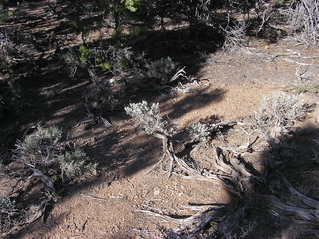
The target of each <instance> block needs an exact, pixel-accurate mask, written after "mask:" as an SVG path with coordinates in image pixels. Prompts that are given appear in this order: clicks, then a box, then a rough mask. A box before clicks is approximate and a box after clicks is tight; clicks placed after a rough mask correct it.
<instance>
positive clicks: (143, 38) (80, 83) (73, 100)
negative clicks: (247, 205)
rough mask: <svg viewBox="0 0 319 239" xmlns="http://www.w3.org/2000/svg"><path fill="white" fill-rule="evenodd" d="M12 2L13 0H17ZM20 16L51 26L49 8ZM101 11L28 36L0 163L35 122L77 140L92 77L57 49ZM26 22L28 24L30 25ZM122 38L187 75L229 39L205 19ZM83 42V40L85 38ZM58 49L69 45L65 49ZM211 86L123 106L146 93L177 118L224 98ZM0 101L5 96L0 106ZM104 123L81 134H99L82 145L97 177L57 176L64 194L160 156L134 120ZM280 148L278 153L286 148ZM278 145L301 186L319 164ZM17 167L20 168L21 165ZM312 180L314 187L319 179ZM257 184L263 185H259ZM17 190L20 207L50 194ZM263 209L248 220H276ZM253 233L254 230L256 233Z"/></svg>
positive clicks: (5, 88)
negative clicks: (29, 50) (120, 125)
mask: <svg viewBox="0 0 319 239" xmlns="http://www.w3.org/2000/svg"><path fill="white" fill-rule="evenodd" d="M9 2H10V3H11V2H13V1H9ZM27 2H30V1H27ZM35 2H39V1H35ZM29 7H31V8H33V9H34V10H36V9H37V8H43V7H46V3H44V2H42V4H41V5H33V4H30V5H29ZM249 7H250V5H249ZM55 10H58V9H55ZM63 11H65V12H67V9H64V10H63ZM63 14H65V13H62V15H61V16H59V17H61V18H62V17H63ZM22 15H23V14H22V12H21V17H20V18H19V17H17V18H16V20H17V23H21V24H25V25H24V27H25V29H24V31H25V32H28V31H31V30H32V29H34V28H39V29H40V28H46V27H48V26H49V24H48V23H47V22H46V20H45V19H44V17H45V14H43V13H42V15H41V16H40V15H39V16H30V15H29V16H27V17H26V19H25V16H22ZM155 15H156V14H155ZM100 17H101V16H93V17H89V18H85V19H82V20H81V21H80V22H79V23H78V25H77V26H74V27H73V28H72V25H70V24H69V23H66V22H62V21H61V22H60V23H59V25H57V26H56V27H55V28H54V29H53V30H49V31H45V30H41V31H36V32H34V33H33V34H31V38H30V42H31V43H30V44H31V45H32V47H33V48H34V49H35V50H36V54H37V57H36V60H30V61H29V62H28V63H27V64H25V63H24V62H23V63H17V64H15V65H14V66H12V68H11V72H14V71H16V72H22V71H28V74H26V75H23V76H22V73H21V77H19V78H18V79H16V82H17V83H18V84H19V86H20V87H21V90H22V92H23V103H21V102H20V101H19V102H17V103H15V102H13V101H12V102H13V103H15V104H17V105H20V108H18V109H17V110H16V109H14V106H11V105H10V104H9V100H10V99H11V98H12V97H13V93H12V91H11V90H10V86H9V85H8V84H7V83H3V82H0V84H1V85H0V95H1V96H3V97H4V99H5V100H6V101H5V106H4V107H1V110H3V113H4V117H3V119H0V122H1V130H0V133H1V141H0V146H1V149H0V153H1V162H2V163H3V162H5V163H6V164H8V163H10V162H11V160H12V158H11V156H12V155H11V150H12V149H13V148H14V144H15V142H16V140H17V139H20V140H22V139H23V137H24V136H26V135H28V134H30V133H32V132H31V131H30V129H31V128H32V127H33V126H34V125H36V124H38V123H41V124H43V125H45V126H49V124H50V125H52V124H54V125H55V126H58V127H62V128H63V130H64V132H65V134H66V135H65V136H64V138H67V139H70V140H75V141H76V140H78V141H80V138H79V136H74V137H73V136H69V135H68V132H69V131H72V130H73V128H74V127H75V126H76V125H77V124H78V123H79V122H81V121H83V120H84V119H86V117H87V115H86V113H87V111H86V107H85V104H84V102H83V93H84V92H85V91H86V90H87V88H88V86H89V85H91V84H92V82H91V81H90V80H89V75H88V74H87V73H86V72H84V71H82V72H81V71H79V72H80V73H79V74H78V75H77V76H76V77H75V78H74V79H70V78H69V77H68V74H69V72H68V69H66V67H65V63H64V62H63V61H62V59H61V57H60V56H61V55H60V54H63V53H64V52H65V51H66V50H67V49H68V46H67V43H68V39H64V37H65V35H66V34H72V33H74V34H76V33H81V34H82V38H84V37H85V35H86V34H87V33H88V32H89V31H88V28H90V27H91V26H92V23H93V25H94V27H92V28H90V30H97V29H98V28H99V27H100V26H99V25H98V23H99V21H101V19H100ZM27 21H30V22H29V23H27ZM258 23H259V22H258ZM116 40H117V39H116ZM121 41H122V43H121V44H123V45H124V46H130V47H131V49H132V51H134V52H136V53H142V52H144V53H145V54H146V55H145V57H146V58H147V59H149V60H156V59H160V58H162V57H167V56H170V57H172V59H173V60H174V61H176V62H177V63H178V64H179V65H180V67H183V66H186V71H187V74H189V75H196V73H197V72H198V70H199V69H200V67H201V66H202V63H203V62H205V60H206V56H207V55H208V54H210V53H213V52H216V51H217V50H218V49H220V48H221V47H222V46H223V43H224V41H225V38H224V36H223V35H222V34H221V33H220V31H219V30H218V29H216V28H214V27H209V26H203V25H201V26H196V27H195V28H194V27H190V28H188V27H181V28H178V29H176V28H175V29H172V30H164V29H163V30H152V29H148V30H147V31H144V32H143V33H141V35H138V36H136V35H135V36H134V35H128V36H124V37H123V39H121ZM83 43H85V41H84V39H83ZM108 44H118V42H117V41H115V39H114V38H113V39H111V38H110V39H107V40H105V39H103V40H101V41H97V42H94V43H92V45H95V46H96V45H108ZM61 48H64V50H62V49H61ZM48 50H53V51H54V53H53V54H51V53H50V57H47V56H46V53H45V52H46V51H48ZM39 55H40V56H39ZM30 57H31V56H30ZM33 57H34V55H32V59H33ZM21 69H23V70H21ZM18 70H19V71H18ZM8 72H9V71H8ZM11 72H10V73H11ZM6 73H7V72H6ZM175 84H176V83H175ZM172 86H174V85H172ZM206 90H208V88H206V89H201V90H198V91H197V92H195V93H193V94H191V95H189V96H187V97H185V98H184V99H183V100H181V101H180V102H176V103H175V104H174V105H173V106H172V105H168V104H165V101H166V100H167V99H169V98H165V97H166V96H162V95H161V93H160V92H158V91H154V89H139V90H138V91H137V92H136V94H134V95H129V96H128V97H127V98H125V99H122V102H121V105H120V106H119V108H122V106H123V105H125V104H127V103H128V102H130V101H135V100H139V101H141V100H143V99H145V100H148V101H151V102H157V101H158V102H160V103H163V109H162V111H163V112H165V114H167V115H169V116H171V117H172V118H179V117H181V116H182V115H183V114H185V113H187V112H190V111H192V110H194V109H199V108H202V107H205V106H207V105H208V104H210V103H212V102H220V101H221V100H223V98H224V95H225V93H226V92H225V91H224V90H222V89H215V90H214V91H211V92H209V93H207V92H206ZM126 96H127V95H126ZM194 99H196V101H194ZM19 100H20V99H19ZM1 103H2V101H1V102H0V104H1ZM105 114H109V115H103V116H104V117H108V118H110V121H111V122H112V121H113V123H114V125H115V126H116V125H117V124H116V122H120V121H124V120H127V116H125V115H124V113H123V111H121V112H105ZM103 127H104V126H103V124H101V123H97V124H96V125H94V126H93V127H90V128H88V129H86V130H83V133H82V134H81V135H80V136H81V137H83V138H86V139H88V138H90V137H91V138H94V143H91V142H88V143H87V144H85V143H83V142H81V143H82V144H83V145H84V146H83V148H84V149H85V151H86V152H87V154H88V155H89V156H90V157H92V158H94V160H95V161H96V162H98V163H99V165H100V167H101V169H100V171H99V175H98V176H96V177H92V178H90V179H87V180H86V181H84V182H83V181H81V182H79V183H78V182H74V184H71V185H68V186H66V185H63V184H62V183H61V181H60V180H58V179H57V180H55V181H54V183H55V186H56V187H57V188H58V189H59V193H60V195H59V196H66V195H71V194H75V193H76V192H77V191H81V190H85V189H86V188H88V187H90V186H92V185H98V184H99V183H101V182H103V181H105V180H107V181H108V182H109V183H110V184H111V183H112V181H113V180H114V179H116V178H121V177H129V176H131V175H134V174H135V173H137V172H138V171H140V170H142V169H145V168H146V167H149V166H151V165H153V164H154V163H156V162H157V160H158V159H159V158H160V156H161V142H160V141H159V140H158V139H156V138H154V137H152V136H149V135H146V134H144V133H141V132H137V131H135V127H134V126H133V124H132V123H130V122H129V123H127V125H124V127H126V128H125V129H117V128H116V127H114V128H111V129H105V131H106V133H104V134H102V133H101V134H100V135H99V134H97V133H96V131H98V130H99V129H101V128H103ZM81 130H82V129H81ZM95 130H96V131H95ZM127 135H132V140H130V141H129V143H121V142H122V141H123V140H124V137H126V136H127ZM301 135H302V133H301ZM306 138H307V137H306ZM290 140H291V139H290ZM304 140H305V139H303V141H302V142H305V141H304ZM300 142H301V140H300ZM277 146H278V147H279V149H278V150H279V151H280V150H281V149H280V148H281V147H282V146H281V145H277ZM306 146H308V145H306ZM274 147H275V145H274ZM279 151H278V152H277V151H275V152H276V153H275V155H276V157H277V154H278V155H279V156H280V157H278V158H276V160H278V161H279V162H280V167H279V169H280V172H284V173H285V175H286V177H287V178H288V179H289V180H290V181H291V182H292V183H293V184H294V183H295V184H296V187H297V186H298V185H299V184H300V187H301V186H302V185H303V183H304V181H305V180H306V179H305V177H306V175H303V174H302V173H300V174H301V175H300V179H301V178H303V179H302V180H299V178H298V179H296V178H295V176H296V175H297V176H298V173H299V172H300V168H303V169H304V170H305V171H307V170H310V169H311V170H314V168H313V167H314V166H316V167H317V165H314V164H313V165H312V167H310V166H308V165H307V166H306V165H304V164H303V163H301V162H300V161H298V160H297V159H296V158H295V157H290V158H288V159H289V160H287V159H284V157H283V156H282V155H281V154H282V153H281V152H279ZM308 153H309V152H308ZM271 154H272V152H271ZM302 155H303V156H302ZM268 156H269V155H268V154H267V157H268ZM301 156H302V157H304V154H303V153H302V154H300V157H301ZM267 157H266V155H265V163H266V162H268V158H267ZM288 161H289V162H288ZM276 165H277V164H276ZM309 165H310V164H309ZM15 169H17V168H15ZM279 169H278V168H277V167H276V168H271V172H267V175H266V177H267V180H269V181H272V180H274V179H275V180H277V179H276V173H277V170H279ZM19 170H23V169H21V168H20V169H19ZM110 172H111V173H110ZM15 173H16V174H15V175H12V177H28V176H30V175H29V172H26V173H25V174H19V173H17V172H15ZM114 175H115V176H114ZM268 178H269V179H268ZM273 178H274V179H273ZM313 183H315V182H313ZM313 185H316V186H317V184H313ZM24 186H25V187H24ZM263 186H264V185H263ZM256 187H257V188H258V185H257V186H256ZM312 188H315V187H312ZM19 190H20V189H18V191H17V194H16V195H13V196H12V199H15V200H17V201H19V202H20V201H21V202H23V205H22V204H21V205H20V206H21V208H22V207H27V206H28V205H30V204H38V203H39V202H41V201H43V200H45V199H46V198H47V192H46V191H45V190H44V188H43V185H42V184H41V183H40V181H39V180H37V179H35V180H34V181H31V182H29V183H26V184H23V185H22V187H21V191H19ZM258 190H259V189H258ZM258 190H257V191H258ZM263 190H264V188H262V189H260V191H263ZM309 190H311V189H309ZM266 191H267V192H268V189H266ZM315 193H316V192H315V191H310V193H309V195H311V196H314V197H315V196H316V195H315ZM257 201H258V203H260V201H259V200H256V203H257ZM51 203H52V204H53V202H51V201H50V202H48V206H47V207H45V215H44V221H49V220H47V219H48V214H49V212H50V211H51V210H52V209H53V208H54V205H52V204H51ZM254 209H255V208H254ZM259 209H260V210H258V209H257V211H256V212H257V215H256V214H254V213H252V214H251V215H249V217H248V218H249V219H251V220H253V221H254V220H255V221H258V222H259V221H260V220H261V219H264V218H267V217H269V220H274V219H273V217H272V216H269V210H268V211H267V207H265V208H264V207H261V208H259ZM264 213H265V215H266V216H265V217H263V216H261V215H264ZM64 216H66V215H61V218H59V219H56V220H55V222H56V223H59V222H62V221H63V217H64ZM261 221H263V220H261ZM268 222H269V221H268ZM280 223H281V222H280ZM289 225H290V224H289V223H288V224H287V225H285V227H283V228H281V229H278V231H279V230H284V229H285V228H288V226H289ZM50 227H51V228H53V227H54V225H50ZM270 228H272V227H271V226H269V225H266V223H265V224H263V223H261V224H259V227H257V228H256V231H253V233H257V234H258V233H259V234H260V232H259V229H263V230H264V229H267V230H264V231H268V232H269V230H268V229H270ZM27 230H28V228H27V229H26V230H23V231H21V232H20V233H17V234H15V235H12V238H17V237H20V236H23V235H25V234H26V233H28V231H27ZM276 230H277V229H276ZM253 233H252V234H251V235H253ZM269 233H270V232H269ZM271 234H272V236H273V235H274V233H273V232H272V233H271ZM262 237H263V236H262ZM265 238H270V237H265Z"/></svg>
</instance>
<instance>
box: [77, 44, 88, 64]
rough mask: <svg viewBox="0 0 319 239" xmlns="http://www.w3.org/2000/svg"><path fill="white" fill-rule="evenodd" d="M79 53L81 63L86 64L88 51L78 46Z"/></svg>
mask: <svg viewBox="0 0 319 239" xmlns="http://www.w3.org/2000/svg"><path fill="white" fill-rule="evenodd" d="M79 53H80V57H79V58H80V61H81V62H86V61H87V60H88V56H89V53H90V50H89V49H88V48H86V47H85V46H80V47H79Z"/></svg>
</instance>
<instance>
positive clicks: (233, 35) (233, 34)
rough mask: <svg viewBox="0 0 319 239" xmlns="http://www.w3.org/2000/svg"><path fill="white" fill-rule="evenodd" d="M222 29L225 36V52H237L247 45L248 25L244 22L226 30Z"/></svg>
mask: <svg viewBox="0 0 319 239" xmlns="http://www.w3.org/2000/svg"><path fill="white" fill-rule="evenodd" d="M221 29H222V33H223V35H224V36H225V42H224V46H223V48H224V50H226V51H235V50H238V49H239V48H242V47H243V46H244V44H245V43H246V24H245V23H244V22H240V23H238V24H235V25H234V26H227V27H226V28H222V27H221Z"/></svg>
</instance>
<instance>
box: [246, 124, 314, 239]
mask: <svg viewBox="0 0 319 239" xmlns="http://www.w3.org/2000/svg"><path fill="white" fill-rule="evenodd" d="M315 140H318V127H305V128H300V129H298V130H297V131H296V132H294V133H293V134H290V135H282V137H281V138H280V139H275V138H272V139H270V140H269V141H268V143H269V146H270V148H269V150H267V151H264V152H263V153H262V155H261V158H260V160H261V163H262V164H263V165H264V172H263V176H264V182H263V183H259V184H256V185H255V188H254V189H253V191H250V192H248V197H245V198H244V200H246V202H245V203H246V204H245V205H246V211H245V213H246V218H245V220H246V223H244V224H243V225H242V226H243V228H245V229H243V230H246V236H245V238H249V239H250V238H256V237H258V238H265V239H270V238H276V237H286V238H305V237H307V238H316V233H317V232H318V230H319V227H318V223H317V220H318V219H315V218H314V219H313V220H311V219H309V220H306V219H305V218H303V217H302V216H300V215H301V214H300V213H299V212H298V211H299V210H300V211H303V212H304V213H307V212H309V211H312V212H313V213H315V212H316V211H317V210H318V208H316V207H311V206H309V205H306V204H305V203H304V201H302V200H301V198H300V197H298V196H297V195H296V194H295V193H292V191H291V188H289V186H292V187H293V188H294V189H295V190H297V191H298V192H300V193H301V194H303V195H304V196H306V197H308V198H310V200H318V199H319V195H318V192H317V190H316V189H317V188H318V187H319V181H318V179H317V174H318V172H319V162H318V161H317V160H314V159H315V158H316V150H318V144H317V143H316V142H315ZM285 179H287V181H288V182H289V183H290V184H291V185H288V184H287V182H285ZM281 203H282V204H281ZM282 205H285V207H283V206H282Z"/></svg>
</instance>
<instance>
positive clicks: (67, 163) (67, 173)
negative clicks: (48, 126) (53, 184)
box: [58, 148, 97, 180]
mask: <svg viewBox="0 0 319 239" xmlns="http://www.w3.org/2000/svg"><path fill="white" fill-rule="evenodd" d="M58 160H59V163H60V168H61V176H62V179H63V180H65V179H68V180H70V179H73V178H76V177H78V176H81V175H82V174H83V173H84V172H90V171H93V170H95V169H96V166H97V165H96V164H93V163H88V162H89V160H90V159H89V157H88V156H87V155H86V153H85V152H84V151H83V150H82V149H79V148H77V149H75V150H74V151H71V152H65V154H62V155H59V157H58Z"/></svg>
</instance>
